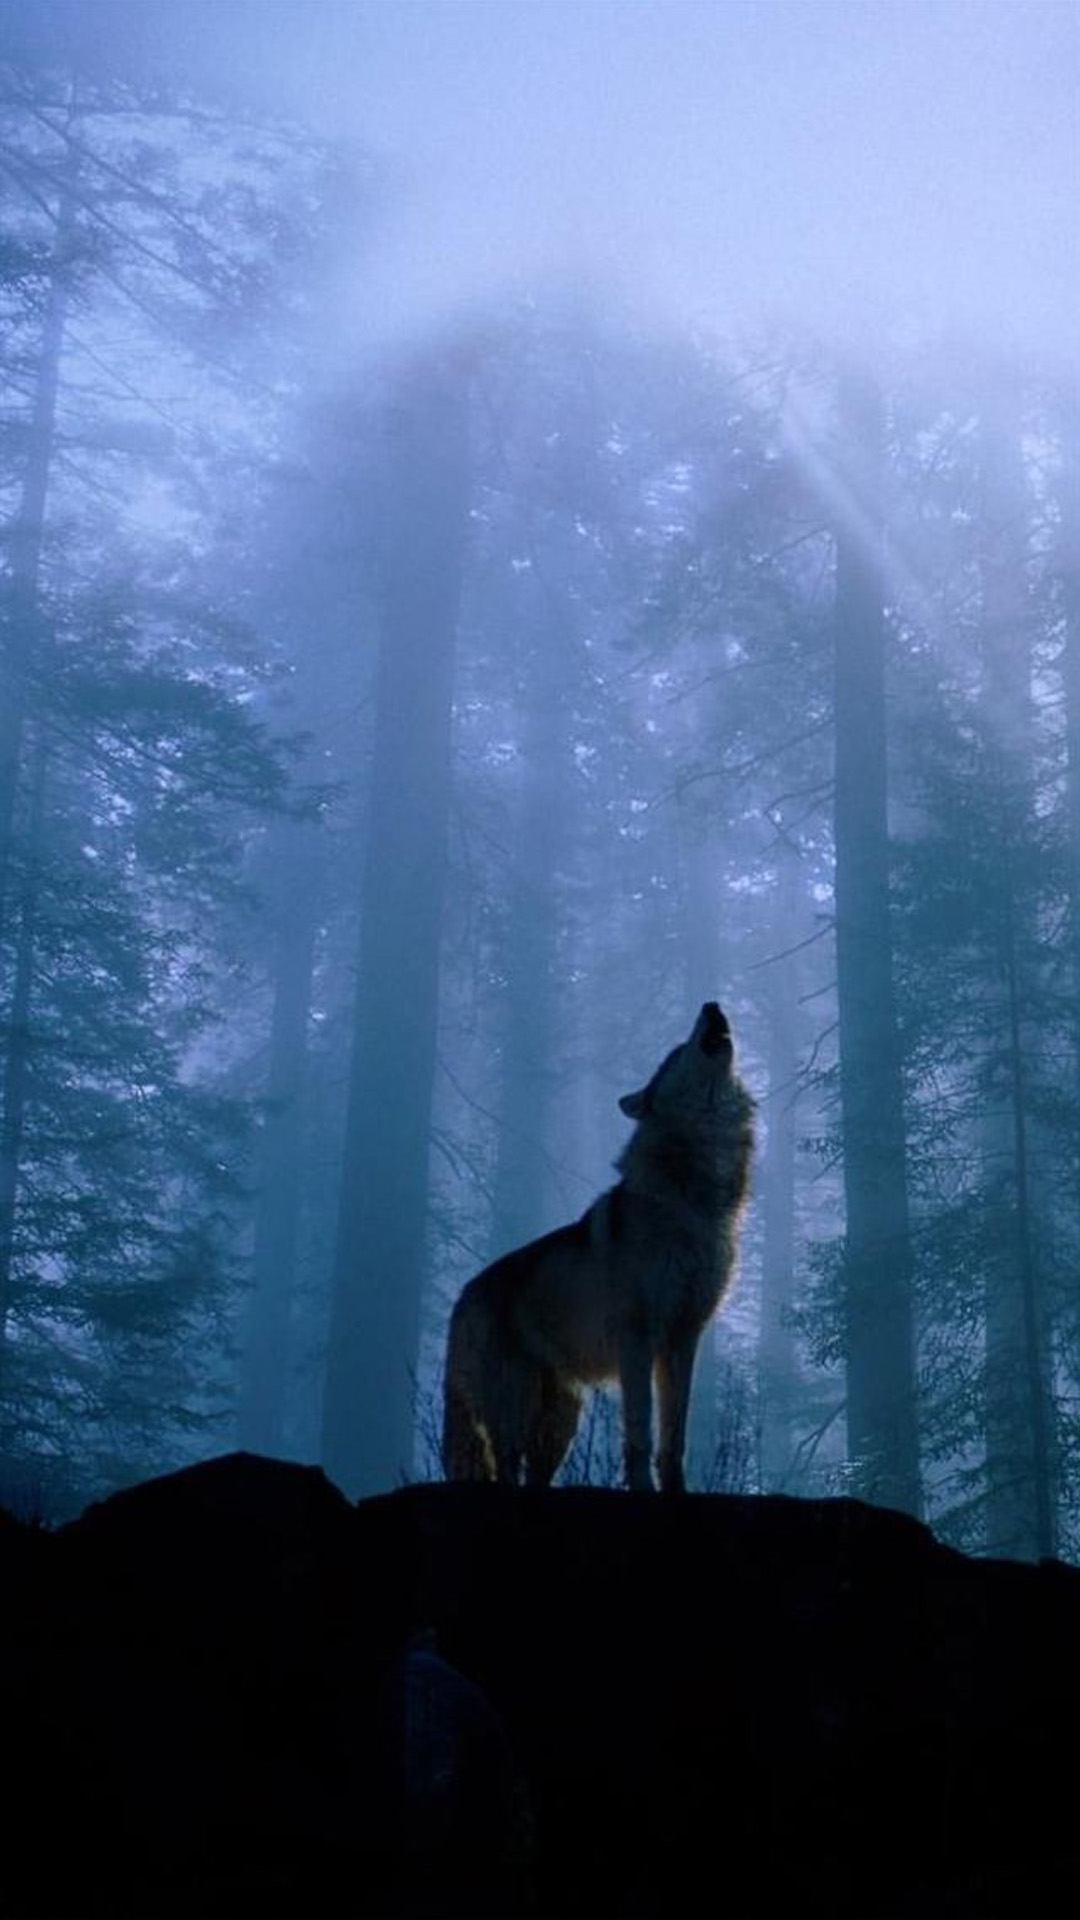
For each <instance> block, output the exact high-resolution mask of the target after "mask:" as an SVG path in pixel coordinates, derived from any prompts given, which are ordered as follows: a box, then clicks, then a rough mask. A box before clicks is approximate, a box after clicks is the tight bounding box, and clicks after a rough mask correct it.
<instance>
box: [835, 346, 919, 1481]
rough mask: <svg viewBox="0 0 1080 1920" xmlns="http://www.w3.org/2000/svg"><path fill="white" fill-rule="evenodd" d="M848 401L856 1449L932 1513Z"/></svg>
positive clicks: (871, 638)
mask: <svg viewBox="0 0 1080 1920" xmlns="http://www.w3.org/2000/svg"><path fill="white" fill-rule="evenodd" d="M837 411H838V433H839V444H838V458H837V467H836V476H835V477H836V500H835V503H834V504H835V511H836V527H835V537H836V614H835V619H836V681H835V686H836V721H835V724H836V786H835V840H836V969H837V996H838V1017H839V1047H840V1096H841V1130H842V1139H843V1155H844V1204H845V1214H846V1228H845V1241H844V1266H843V1289H844V1302H845V1363H846V1368H847V1427H848V1449H849V1454H850V1458H851V1461H852V1465H853V1469H854V1475H855V1484H856V1486H857V1487H858V1488H859V1490H860V1492H862V1493H863V1494H864V1495H865V1496H867V1497H870V1498H873V1499H876V1500H879V1501H881V1502H882V1503H883V1504H884V1505H886V1506H897V1507H900V1508H902V1509H904V1510H905V1511H906V1512H909V1513H918V1512H919V1510H920V1506H921V1492H920V1485H919V1446H918V1430H917V1416H916V1395H915V1341H914V1325H913V1310H912V1289H911V1277H912V1258H911V1235H910V1222H909V1217H908V1197H907V1181H906V1168H905V1134H904V1111H903V1094H902V1082H901V1058H900V1046H899V1036H898V1032H897V1022H896V1005H895V996H894V985H893V960H892V926H891V915H890V907H889V825H888V775H887V758H886V727H885V637H886V630H887V629H886V616H885V585H884V558H883V552H882V511H883V510H882V471H881V470H882V460H883V437H884V420H883V407H882V401H881V396H880V392H879V390H878V388H877V386H876V384H875V382H874V380H873V378H872V377H871V376H870V375H868V374H866V373H862V372H857V371H853V370H849V371H848V372H846V373H845V374H844V375H843V376H842V379H841V383H840V388H839V395H838V409H837Z"/></svg>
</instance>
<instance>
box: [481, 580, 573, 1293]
mask: <svg viewBox="0 0 1080 1920" xmlns="http://www.w3.org/2000/svg"><path fill="white" fill-rule="evenodd" d="M530 592H531V594H532V595H533V596H534V601H533V605H532V607H531V609H530V610H529V612H528V613H526V614H525V615H524V624H525V631H526V632H527V633H528V634H529V636H530V640H531V645H530V646H529V649H528V653H527V656H526V659H525V661H524V662H523V667H524V671H523V674H522V712H521V744H522V768H521V784H520V787H519V791H518V795H517V817H516V822H515V834H514V849H513V865H512V870H511V876H510V886H509V892H508V898H507V919H506V929H507V931H506V943H505V949H504V965H505V971H506V993H505V1000H504V1005H505V1018H504V1024H503V1031H502V1050H501V1053H502V1057H501V1062H500V1088H499V1127H500V1131H499V1140H498V1150H497V1158H496V1165H495V1192H494V1205H493V1208H492V1231H491V1254H492V1257H493V1258H494V1257H496V1256H497V1255H499V1254H500V1253H505V1252H506V1250H507V1248H509V1247H512V1246H517V1245H519V1244H520V1243H521V1242H522V1241H523V1240H529V1239H532V1238H533V1237H534V1236H535V1235H536V1234H539V1233H541V1232H543V1231H544V1230H545V1229H546V1228H548V1227H551V1226H554V1225H555V1224H556V1221H555V1220H554V1219H553V1218H552V1217H551V1210H552V1206H553V1203H554V1200H555V1196H554V1195H553V1193H552V1191H551V1180H550V1177H549V1173H548V1163H547V1160H546V1158H545V1143H546V1141H547V1138H548V1133H549V1127H548V1120H549V1115H550V1104H551V1094H552V1076H553V1061H554V1057H555V1049H556V1043H557V1038H558V1036H557V1032H556V1028H557V1020H556V988H555V968H556V964H557V956H558V934H559V901H558V889H557V876H558V866H559V860H560V856H561V853H562V851H563V848H564V846H565V835H566V822H565V810H566V788H567V783H568V781H569V779H570V765H569V714H568V708H567V701H566V694H565V682H566V653H565V647H564V646H563V645H562V643H561V635H560V632H559V628H558V625H557V623H556V618H555V614H556V609H554V608H553V607H552V606H551V604H550V600H549V596H548V594H547V591H546V589H545V588H544V586H543V584H542V583H541V582H539V581H537V580H536V579H535V578H534V577H530Z"/></svg>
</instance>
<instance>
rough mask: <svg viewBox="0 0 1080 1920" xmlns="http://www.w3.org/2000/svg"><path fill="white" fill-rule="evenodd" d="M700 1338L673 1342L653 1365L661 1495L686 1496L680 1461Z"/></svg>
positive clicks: (683, 1337)
mask: <svg viewBox="0 0 1080 1920" xmlns="http://www.w3.org/2000/svg"><path fill="white" fill-rule="evenodd" d="M698 1339H699V1335H698V1334H697V1333H693V1334H690V1335H689V1336H687V1335H685V1334H684V1335H682V1336H681V1337H680V1338H679V1339H678V1340H677V1341H672V1342H671V1343H670V1344H669V1345H668V1346H667V1347H666V1348H665V1349H664V1351H663V1352H662V1353H661V1354H660V1355H659V1356H658V1358H657V1362H656V1397H657V1402H658V1410H659V1415H660V1457H659V1463H658V1464H659V1467H660V1491H661V1492H662V1493H685V1491H686V1479H685V1476H684V1473H683V1457H684V1455H685V1453H686V1417H687V1414H688V1412H689V1409H690V1388H691V1385H692V1383H693V1378H694V1358H695V1355H696V1354H697V1347H698Z"/></svg>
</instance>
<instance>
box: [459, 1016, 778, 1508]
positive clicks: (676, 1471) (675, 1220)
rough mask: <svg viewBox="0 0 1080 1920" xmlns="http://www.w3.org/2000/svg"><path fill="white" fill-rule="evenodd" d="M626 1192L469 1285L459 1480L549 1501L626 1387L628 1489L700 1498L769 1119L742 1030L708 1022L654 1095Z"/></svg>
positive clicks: (661, 1077) (462, 1318)
mask: <svg viewBox="0 0 1080 1920" xmlns="http://www.w3.org/2000/svg"><path fill="white" fill-rule="evenodd" d="M619 1106H620V1108H621V1110H622V1112H623V1113H624V1114H626V1115H627V1117H628V1118H629V1119H631V1120H634V1121H636V1123H637V1124H636V1126H635V1128H634V1131H633V1133H632V1134H631V1136H630V1139H629V1140H628V1141H627V1143H626V1146H625V1147H624V1148H623V1150H622V1153H621V1154H620V1156H619V1158H618V1160H617V1161H616V1163H615V1166H616V1171H617V1172H618V1173H619V1174H620V1175H621V1178H620V1179H619V1180H618V1182H617V1183H616V1185H615V1186H613V1187H610V1188H609V1189H608V1191H607V1192H606V1193H602V1194H601V1195H600V1198H599V1199H598V1200H596V1201H594V1203H593V1205H592V1206H591V1207H589V1209H588V1211H587V1212H586V1213H584V1214H582V1216H581V1218H580V1220H576V1221H575V1222H574V1223H573V1225H571V1226H566V1227H559V1228H557V1229H556V1231H555V1232H554V1233H547V1234H544V1235H543V1237H542V1238H541V1239H539V1240H532V1241H530V1242H529V1243H528V1245H526V1246H523V1247H518V1248H517V1249H516V1250H515V1251H514V1252H512V1253H508V1254H506V1255H504V1257H503V1258H502V1259H500V1260H496V1261H495V1262H494V1263H493V1264H492V1265H491V1266H489V1267H485V1268H484V1270H483V1272H482V1273H478V1274H477V1275H476V1276H475V1278H474V1279H472V1280H470V1281H469V1282H468V1284H467V1286H466V1287H465V1288H464V1290H463V1292H462V1294H461V1295H460V1297H459V1299H458V1301H457V1304H456V1306H455V1307H454V1311H453V1314H452V1315H451V1320H450V1337H449V1343H448V1347H447V1363H446V1389H445V1403H444V1422H443V1469H444V1472H445V1474H446V1477H447V1479H449V1480H497V1481H502V1482H504V1483H507V1484H510V1485H517V1484H518V1483H519V1481H520V1479H521V1474H522V1469H523V1468H524V1473H525V1479H526V1483H527V1484H528V1485H529V1486H540V1487H546V1486H549V1485H550V1483H551V1481H552V1480H553V1479H554V1477H555V1474H556V1473H557V1472H558V1470H559V1468H560V1466H561V1465H562V1462H563V1460H564V1459H565V1458H566V1455H567V1453H568V1451H569V1449H570V1445H571V1443H572V1441H573V1438H574V1435H575V1433H576V1431H577V1426H578V1420H579V1418H580V1414H581V1409H582V1404H583V1400H584V1395H585V1390H586V1389H587V1388H588V1387H590V1386H593V1385H595V1384H597V1383H599V1382H600V1381H604V1380H616V1379H617V1380H618V1382H619V1385H620V1388H621V1393H622V1410H623V1461H624V1469H625V1479H626V1484H627V1486H628V1487H631V1488H633V1489H644V1488H648V1487H651V1486H652V1484H653V1481H652V1459H651V1456H652V1396H653V1383H654V1380H655V1384H656V1392H657V1402H658V1411H659V1430H660V1432H659V1440H660V1444H659V1451H658V1458H657V1466H658V1470H659V1480H660V1487H661V1490H662V1491H664V1492H668V1493H677V1492H681V1491H682V1489H683V1488H684V1486H685V1479H684V1472H683V1455H684V1452H685V1447H686V1415H687V1408H688V1405H689V1400H690V1384H691V1379H692V1376H693V1370H694V1359H695V1356H696V1354H697V1348H698V1342H699V1340H700V1339H701V1335H702V1332H703V1330H704V1328H705V1327H706V1325H707V1324H708V1322H709V1320H710V1319H711V1317H712V1315H713V1313H714V1312H715V1311H716V1309H717V1307H718V1306H719V1305H720V1302H721V1301H722V1300H723V1298H724V1295H725V1294H726V1293H727V1291H728V1289H729V1287H730V1285H731V1281H732V1278H733V1275H734V1269H735V1259H736V1253H737V1247H738V1236H739V1223H740V1217H741V1214H742V1210H743V1207H744V1204H745V1201H746V1196H747V1189H748V1184H749V1175H750V1162H751V1157H752V1154H753V1145H754V1101H753V1099H752V1098H751V1095H750V1094H749V1093H748V1091H747V1089H746V1087H745V1086H744V1085H743V1083H742V1081H741V1080H740V1079H739V1077H738V1075H737V1074H736V1072H735V1048H734V1043H733V1040H732V1036H731V1027H730V1024H729V1022H728V1020H727V1017H726V1015H725V1014H724V1013H723V1012H722V1011H721V1009H720V1007H719V1006H718V1005H717V1003H716V1001H715V1000H709V1001H707V1002H706V1003H705V1005H704V1006H703V1007H702V1009H701V1012H700V1014H699V1015H698V1017H697V1020H696V1021H695V1023H694V1026H693V1029H692V1031H691V1033H690V1036H689V1038H688V1039H687V1040H685V1041H684V1042H683V1043H682V1045H681V1046H677V1047H675V1048H674V1049H673V1050H672V1052H671V1053H669V1054H668V1056H667V1058H666V1059H665V1060H663V1061H662V1062H661V1064H660V1066H659V1067H658V1068H657V1070H656V1072H655V1073H654V1074H653V1077H652V1079H651V1080H650V1081H649V1083H648V1085H647V1086H644V1087H642V1088H641V1090H640V1092H637V1093H628V1094H624V1096H623V1098H622V1099H621V1100H620V1101H619Z"/></svg>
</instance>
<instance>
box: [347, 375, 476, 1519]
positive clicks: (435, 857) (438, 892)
mask: <svg viewBox="0 0 1080 1920" xmlns="http://www.w3.org/2000/svg"><path fill="white" fill-rule="evenodd" d="M467 438H468V428H467V410H466V403H465V393H464V377H463V374H462V373H461V371H460V370H458V369H454V368H451V367H448V366H446V365H440V366H431V365H429V366H427V367H426V368H422V369H418V370H416V371H415V372H414V374H413V376H412V378H411V379H409V380H407V381H403V382H402V385H401V387H400V389H399V392H398V395H397V405H396V407H395V409H394V411H393V413H392V416H391V419H390V425H389V429H388V444H387V450H386V454H387V457H386V473H385V483H384V485H383V488H382V492H381V508H382V520H381V526H380V533H379V543H378V544H379V552H380V557H379V577H378V581H377V593H378V601H379V619H380V641H379V660H378V669H377V677H376V721H375V744H374V756H373V762H374V763H373V767H372V787H371V795H370V802H369V807H368V814H367V820H368V834H367V849H366V856H365V864H364V873H363V882H362V893H361V907H360V940H359V952H358V957H357V983H356V1008H355V1022H354V1037H353V1045H352V1060H351V1067H350V1081H349V1096H348V1110H347V1117H346V1125H345V1150H344V1158H343V1165H342V1177H341V1199H340V1206H339V1211H338V1227H337V1242H336V1253H335V1260H334V1275H333V1294H332V1305H331V1321H330V1344H329V1352H328V1355H327V1370H326V1386H325V1394H324V1402H323V1459H324V1462H325V1465H326V1467H327V1470H328V1472H329V1473H330V1474H331V1475H332V1476H333V1477H334V1478H335V1479H336V1480H337V1481H338V1482H339V1483H340V1484H341V1485H342V1486H343V1487H344V1488H345V1490H346V1491H347V1492H348V1493H350V1494H358V1493H373V1492H376V1491H380V1490H385V1489H387V1488H390V1487H393V1486H395V1485H396V1484H397V1483H398V1481H399V1480H400V1478H401V1476H402V1475H403V1474H404V1473H407V1472H408V1470H409V1469H410V1467H411V1463H412V1450H413V1407H412V1386H413V1376H414V1370H415V1367H416V1363H417V1356H418V1347H419V1332H420V1309H421V1292H422V1285H423V1273H424V1247H425V1237H426V1225H427V1193H428V1150H429V1139H430V1124H431V1097H432V1083H433V1079H434V1072H435V1042H436V1021H437V1005H438V983H439V940H440V930H441V924H442V905H443V891H444V881H445V869H446V841H447V817H448V810H449V802H450V724H451V703H452V692H453V671H454V646H455V637H456V629H457V620H458V608H459V602H460V594H461V581H462V572H463V562H464V548H465V536H466V527H467V516H468V492H467V477H468V455H467Z"/></svg>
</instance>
